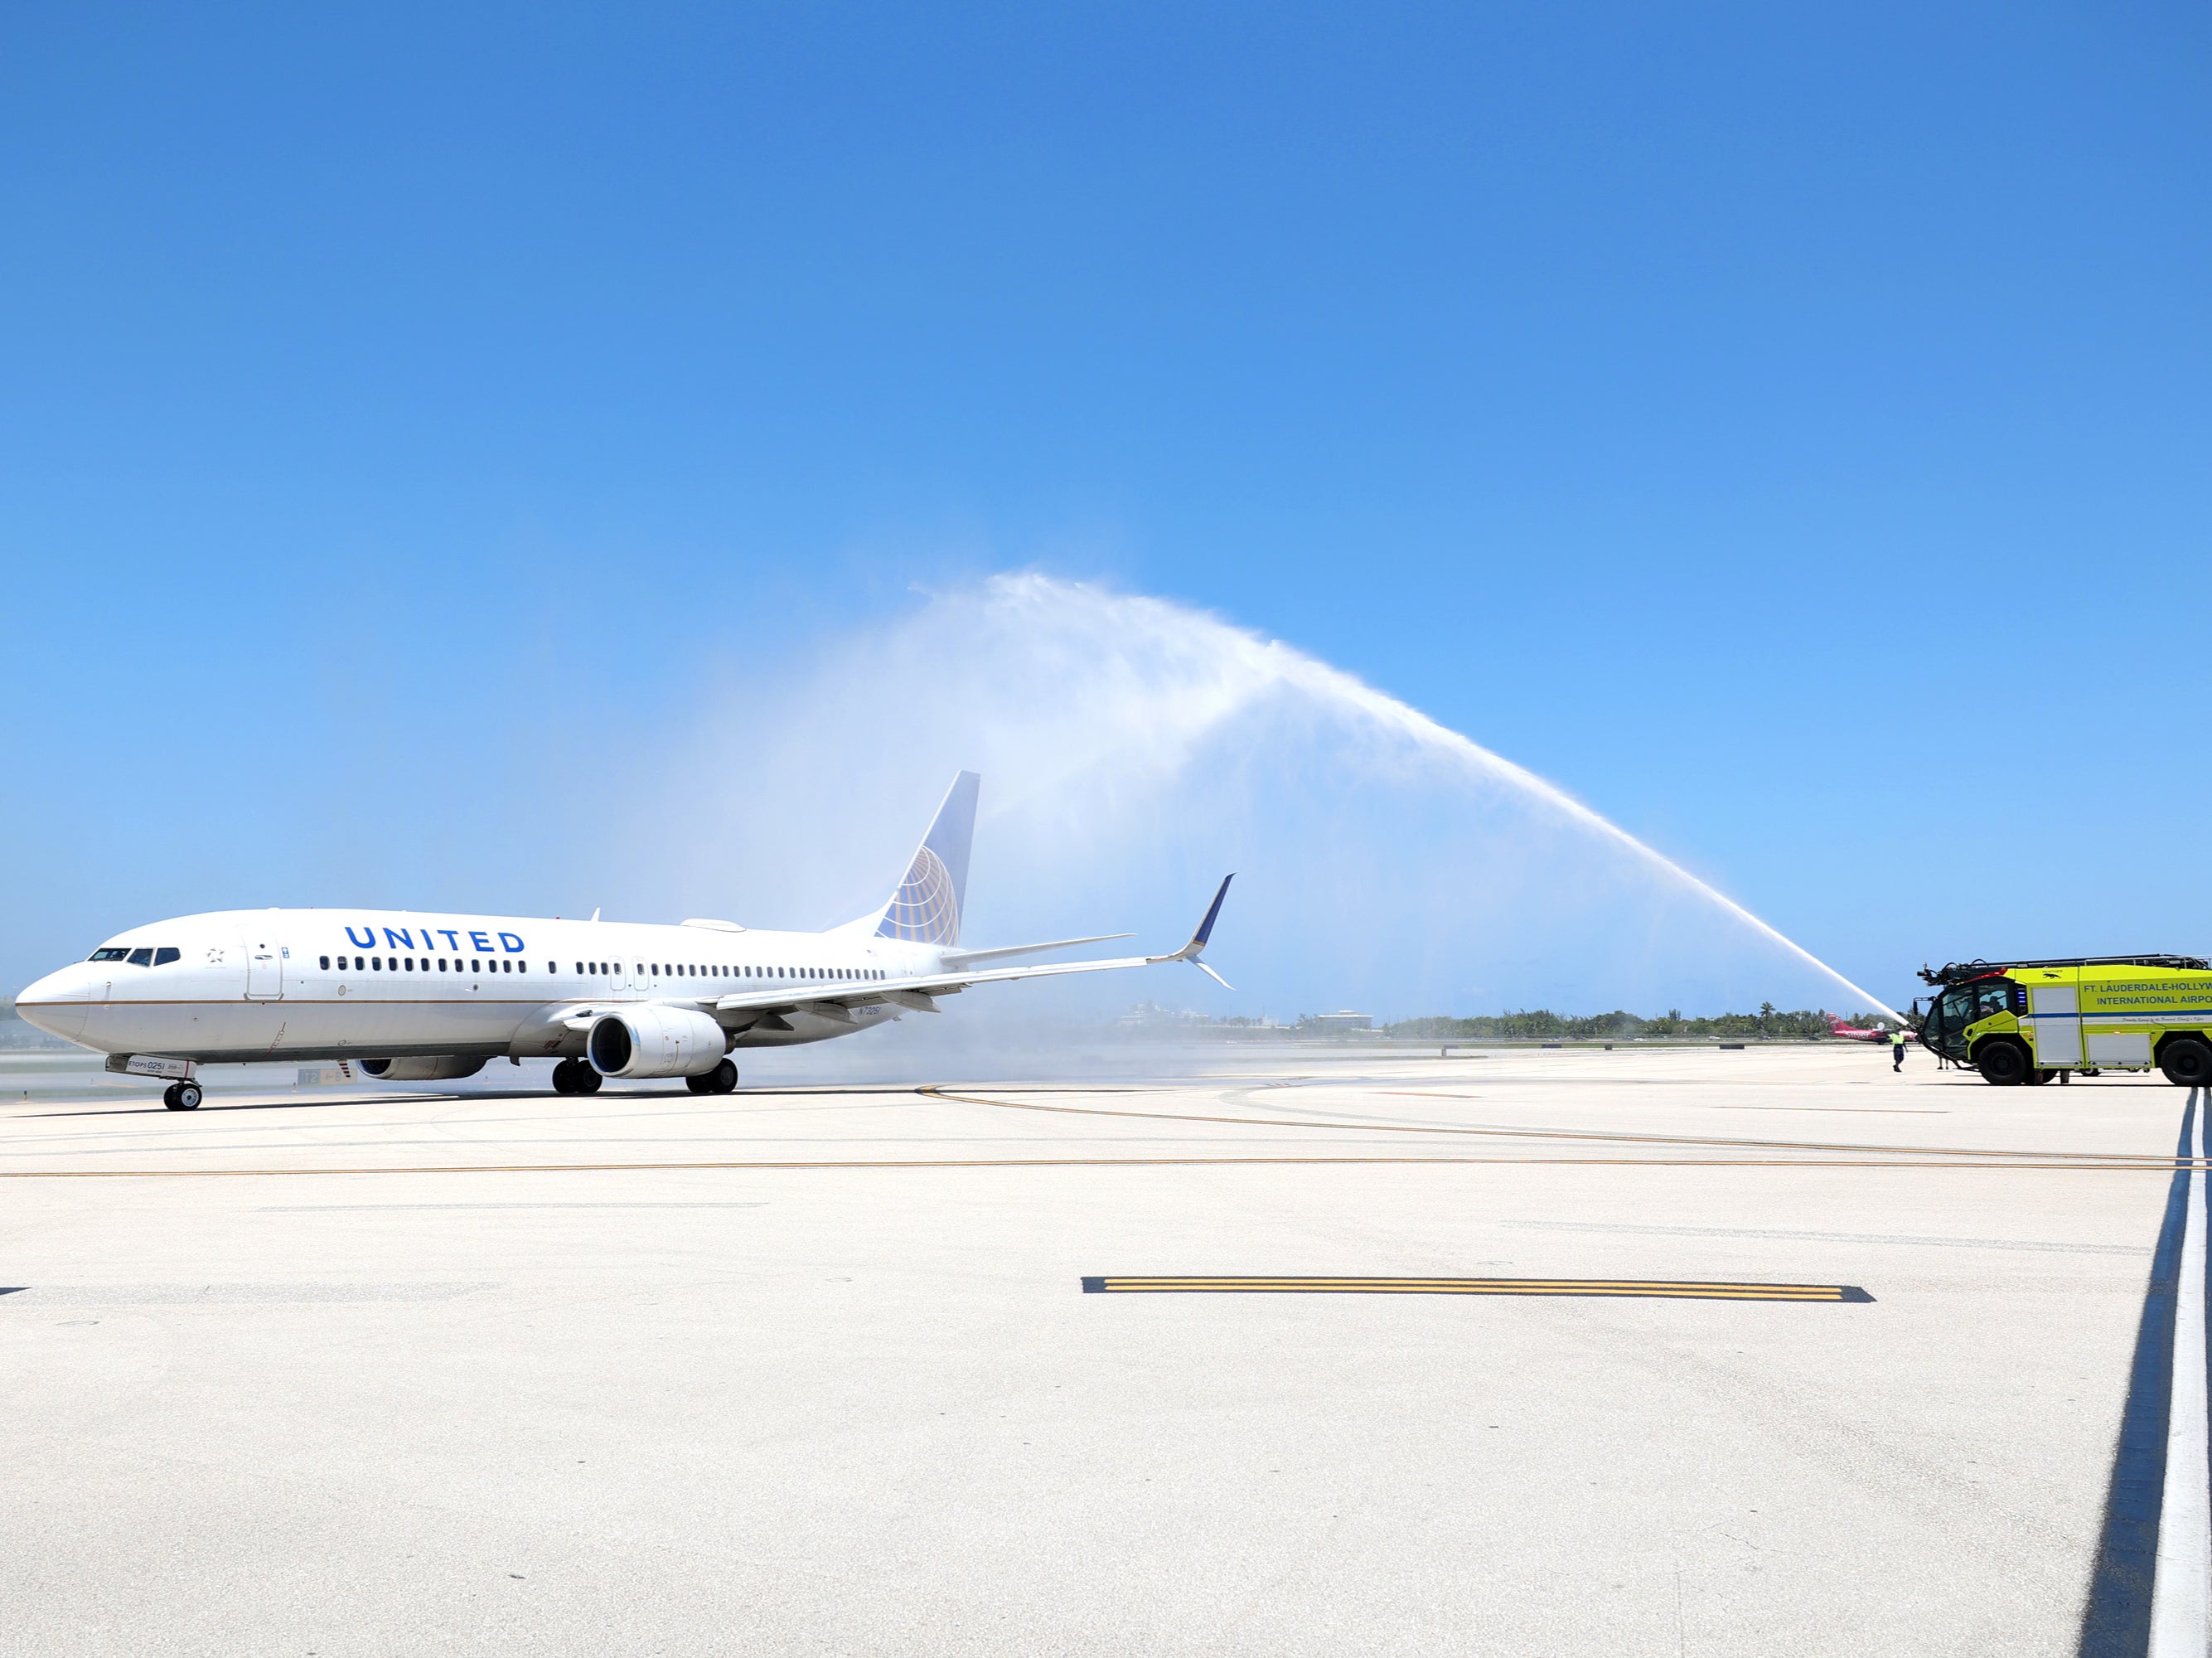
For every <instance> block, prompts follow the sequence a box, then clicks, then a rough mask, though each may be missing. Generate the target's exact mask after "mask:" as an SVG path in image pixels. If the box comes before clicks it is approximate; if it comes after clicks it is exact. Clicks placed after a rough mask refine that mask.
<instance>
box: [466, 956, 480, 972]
mask: <svg viewBox="0 0 2212 1658" xmlns="http://www.w3.org/2000/svg"><path fill="white" fill-rule="evenodd" d="M469 971H470V972H472V973H480V972H483V962H482V961H480V960H477V958H476V957H474V956H471V957H470V958H469Z"/></svg>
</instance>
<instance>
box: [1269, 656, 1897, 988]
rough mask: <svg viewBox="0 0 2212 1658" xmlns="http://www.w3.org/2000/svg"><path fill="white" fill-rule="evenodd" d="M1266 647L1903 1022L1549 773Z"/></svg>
mask: <svg viewBox="0 0 2212 1658" xmlns="http://www.w3.org/2000/svg"><path fill="white" fill-rule="evenodd" d="M1265 648H1266V649H1267V651H1268V652H1270V653H1271V654H1275V655H1278V656H1279V660H1278V661H1275V662H1274V663H1273V664H1272V665H1271V666H1272V667H1273V668H1274V670H1275V671H1276V672H1278V673H1279V674H1283V676H1284V677H1285V679H1287V680H1291V682H1292V683H1295V684H1299V685H1301V686H1304V688H1305V689H1306V690H1308V691H1310V692H1324V693H1326V694H1328V695H1331V696H1334V697H1339V698H1344V699H1346V700H1347V701H1349V702H1350V703H1352V704H1353V705H1354V706H1356V707H1357V708H1358V710H1360V712H1361V713H1363V714H1364V715H1365V716H1367V717H1368V718H1369V719H1370V720H1372V721H1374V722H1376V724H1378V725H1381V726H1383V727H1384V728H1387V729H1389V730H1391V731H1395V732H1397V733H1399V734H1400V735H1403V736H1405V737H1407V738H1410V739H1411V740H1413V741H1415V742H1417V743H1419V744H1420V745H1422V746H1423V747H1427V748H1431V749H1434V750H1436V751H1437V752H1439V753H1444V754H1447V755H1449V756H1450V757H1451V758H1452V759H1455V760H1456V761H1458V762H1459V763H1460V764H1462V765H1465V766H1467V767H1468V768H1469V769H1470V770H1472V771H1474V772H1476V773H1477V774H1478V775H1486V776H1489V777H1496V778H1500V779H1502V780H1504V781H1505V782H1507V783H1511V784H1513V785H1515V786H1516V788H1519V789H1524V790H1526V791H1527V792H1528V793H1529V794H1531V795H1534V796H1535V797H1536V798H1537V799H1538V800H1540V801H1541V802H1543V803H1544V804H1545V805H1546V806H1547V807H1548V808H1551V809H1552V810H1553V811H1554V812H1557V813H1558V814H1559V815H1561V816H1562V817H1565V818H1567V819H1569V820H1571V821H1573V822H1575V823H1577V824H1579V825H1580V826H1582V827H1583V828H1585V829H1588V830H1590V831H1593V832H1595V833H1596V834H1598V835H1599V836H1601V837H1602V838H1605V839H1607V840H1608V841H1611V842H1612V843H1613V844H1614V845H1616V846H1619V847H1620V848H1621V849H1622V850H1624V851H1626V852H1628V853H1630V854H1632V856H1634V857H1636V858H1637V860H1638V862H1640V863H1644V864H1646V865H1648V866H1649V867H1650V869H1654V870H1656V872H1657V873H1658V874H1659V875H1662V876H1664V877H1665V878H1666V879H1667V880H1668V881H1672V882H1674V884H1675V885H1677V886H1680V887H1686V888H1687V889H1688V890H1689V891H1691V892H1692V893H1696V894H1697V895H1698V896H1699V898H1703V899H1709V900H1710V901H1711V902H1712V903H1714V904H1717V905H1719V906H1720V907H1721V908H1722V909H1723V910H1724V911H1727V912H1728V913H1729V915H1731V916H1733V917H1735V919H1736V920H1738V921H1740V922H1741V923H1743V924H1744V925H1745V926H1747V927H1748V928H1750V929H1751V930H1753V932H1755V933H1757V934H1758V935H1759V936H1760V937H1762V938H1764V939H1766V940H1767V941H1768V942H1771V943H1775V944H1778V945H1780V946H1781V947H1782V948H1784V950H1787V951H1788V952H1789V953H1790V954H1791V955H1794V956H1796V958H1797V959H1798V960H1801V961H1802V962H1804V963H1805V964H1806V965H1807V966H1809V967H1811V968H1813V969H1814V971H1815V972H1819V973H1820V974H1821V975H1822V976H1823V977H1825V978H1830V979H1832V980H1833V981H1834V982H1835V983H1837V984H1840V985H1842V986H1843V987H1844V989H1845V990H1847V991H1850V993H1851V994H1852V995H1853V996H1856V997H1861V998H1863V1000H1862V1003H1861V1005H1862V1006H1865V1007H1870V1008H1879V1009H1882V1010H1883V1011H1884V1012H1886V1013H1887V1014H1888V1015H1890V1016H1891V1017H1892V1018H1893V1019H1895V1020H1897V1021H1898V1022H1899V1024H1903V1023H1905V1022H1906V1021H1905V1015H1903V1014H1902V1013H1900V1012H1899V1011H1898V1009H1895V1008H1893V1007H1891V1006H1890V1005H1889V1003H1887V1001H1885V1000H1884V999H1883V998H1881V997H1878V996H1876V995H1875V994H1874V993H1873V992H1872V991H1869V990H1867V989H1865V988H1864V987H1863V986H1862V985H1859V984H1853V983H1852V982H1851V981H1850V979H1848V978H1844V975H1843V974H1841V973H1839V972H1837V971H1836V970H1835V969H1834V968H1833V967H1831V966H1829V965H1828V964H1827V963H1826V962H1825V961H1823V960H1820V957H1818V956H1816V955H1814V954H1813V953H1812V952H1811V951H1810V950H1808V949H1807V948H1805V947H1804V946H1803V945H1802V944H1800V943H1798V942H1796V940H1795V939H1793V938H1791V937H1790V936H1788V935H1787V934H1785V933H1784V932H1782V931H1780V930H1778V929H1776V928H1774V927H1772V926H1770V925H1769V924H1768V923H1765V922H1764V921H1762V920H1760V919H1759V917H1757V916H1756V915H1753V913H1752V912H1751V911H1749V910H1747V909H1745V908H1744V906H1743V905H1741V904H1739V903H1737V902H1736V901H1735V899H1732V898H1730V897H1729V895H1728V894H1727V893H1723V892H1721V891H1719V890H1718V889H1717V888H1716V887H1711V886H1708V885H1707V884H1706V883H1705V882H1704V881H1700V880H1699V879H1698V878H1697V876H1695V875H1692V874H1691V873H1690V872H1689V871H1688V870H1687V869H1684V868H1683V867H1682V866H1681V865H1680V864H1679V863H1675V862H1674V859H1672V858H1670V857H1668V856H1667V855H1666V854H1665V853H1663V852H1661V851H1659V850H1656V848H1654V847H1650V846H1647V845H1646V844H1644V842H1642V841H1640V840H1638V838H1636V837H1635V836H1633V835H1632V834H1630V833H1629V832H1628V831H1627V830H1626V829H1624V828H1622V827H1621V826H1620V825H1619V824H1617V823H1615V822H1613V820H1611V819H1610V818H1607V817H1606V816H1605V815H1603V814H1601V813H1599V812H1596V811H1593V810H1592V809H1591V808H1589V807H1587V806H1585V805H1583V803H1582V802H1580V801H1578V800H1577V799H1576V798H1575V797H1574V796H1573V795H1570V794H1568V793H1567V792H1566V790H1565V789H1561V788H1559V786H1558V785H1557V784H1555V783H1549V782H1547V781H1546V780H1545V779H1544V778H1542V777H1539V776H1537V775H1536V773H1534V771H1529V770H1528V768H1527V767H1526V766H1522V765H1515V764H1514V763H1513V762H1512V761H1511V760H1509V759H1506V758H1505V757H1504V755H1502V754H1496V753H1492V752H1491V751H1490V750H1489V749H1487V748H1485V747H1483V746H1482V745H1481V744H1480V743H1479V742H1476V741H1474V740H1473V739H1472V738H1469V737H1465V736H1462V735H1460V734H1459V733H1458V732H1456V731H1455V730H1453V729H1452V728H1450V727H1449V726H1446V725H1440V724H1438V723H1437V722H1436V721H1434V720H1432V719H1431V718H1430V717H1429V716H1427V715H1425V714H1424V713H1422V712H1421V711H1420V710H1419V709H1417V708H1414V707H1413V706H1412V705H1411V704H1407V703H1402V702H1400V701H1399V700H1398V699H1397V698H1395V697H1393V696H1389V695H1388V694H1387V693H1385V692H1380V691H1377V690H1376V689H1375V688H1374V687H1373V686H1370V685H1367V684H1365V683H1364V682H1363V681H1361V680H1358V679H1355V678H1354V677H1352V675H1351V674H1346V673H1345V672H1343V671H1342V670H1341V669H1340V668H1334V667H1329V666H1328V664H1327V663H1326V662H1322V661H1316V659H1315V658H1313V657H1311V656H1308V655H1305V654H1304V652H1302V651H1299V650H1296V649H1292V648H1291V647H1290V646H1287V645H1285V644H1282V643H1279V641H1275V640H1269V641H1267V642H1266V647H1265Z"/></svg>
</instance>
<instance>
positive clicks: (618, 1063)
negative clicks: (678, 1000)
mask: <svg viewBox="0 0 2212 1658" xmlns="http://www.w3.org/2000/svg"><path fill="white" fill-rule="evenodd" d="M728 1051H730V1039H729V1037H728V1035H727V1034H726V1033H724V1031H723V1029H722V1027H720V1025H718V1024H716V1023H715V1022H714V1021H713V1020H712V1019H709V1018H708V1016H707V1015H705V1014H703V1013H701V1012H700V1011H699V1010H698V1009H696V1008H664V1007H660V1006H658V1005H656V1004H654V1003H646V1004H645V1005H644V1006H642V1007H636V1008H623V1009H618V1010H617V1011H614V1012H610V1013H605V1014H602V1015H599V1018H598V1019H596V1020H594V1021H592V1033H591V1034H590V1035H589V1036H587V1037H586V1038H585V1039H584V1055H585V1058H587V1059H589V1060H590V1061H591V1062H592V1070H595V1071H597V1072H599V1075H600V1076H704V1075H705V1074H706V1073H707V1072H708V1071H710V1070H714V1067H715V1066H717V1065H719V1064H721V1063H722V1056H723V1055H724V1054H726V1053H727V1052H728Z"/></svg>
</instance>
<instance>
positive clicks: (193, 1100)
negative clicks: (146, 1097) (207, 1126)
mask: <svg viewBox="0 0 2212 1658" xmlns="http://www.w3.org/2000/svg"><path fill="white" fill-rule="evenodd" d="M161 1103H162V1104H163V1105H165V1106H167V1107H168V1108H169V1109H170V1110H171V1111H197V1110H198V1109H199V1108H200V1085H199V1084H198V1083H197V1082H172V1083H170V1084H169V1086H168V1087H167V1088H163V1089H162V1090H161Z"/></svg>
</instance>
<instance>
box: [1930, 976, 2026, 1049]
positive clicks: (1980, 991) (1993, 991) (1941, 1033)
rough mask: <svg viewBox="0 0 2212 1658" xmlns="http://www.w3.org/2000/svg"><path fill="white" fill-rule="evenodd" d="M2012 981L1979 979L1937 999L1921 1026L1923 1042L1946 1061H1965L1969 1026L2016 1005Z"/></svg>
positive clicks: (1945, 992)
mask: <svg viewBox="0 0 2212 1658" xmlns="http://www.w3.org/2000/svg"><path fill="white" fill-rule="evenodd" d="M2012 1003H2013V996H2012V981H2011V980H2010V979H2008V978H1978V979H1976V980H1975V981H1974V982H1973V983H1972V984H1954V985H1953V986H1952V987H1951V988H1950V989H1949V990H1948V991H1944V992H1943V994H1942V995H1941V996H1939V997H1936V1003H1935V1005H1934V1006H1933V1007H1931V1008H1929V1010H1928V1022H1927V1023H1926V1024H1925V1025H1923V1026H1922V1027H1921V1029H1920V1037H1921V1039H1922V1040H1923V1042H1925V1043H1927V1045H1929V1047H1931V1048H1933V1049H1935V1051H1936V1052H1938V1053H1940V1054H1942V1056H1943V1057H1944V1058H1946V1059H1956V1060H1959V1061H1960V1062H1961V1063H1962V1064H1963V1063H1964V1062H1965V1060H1966V1027H1967V1026H1969V1025H1972V1024H1975V1023H1977V1022H1978V1021H1981V1020H1984V1019H1987V1018H1988V1017H1989V1016H1990V1015H1991V1014H1996V1013H2003V1012H2004V1011H2006V1010H2007V1009H2009V1008H2010V1007H2011V1006H2012Z"/></svg>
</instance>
